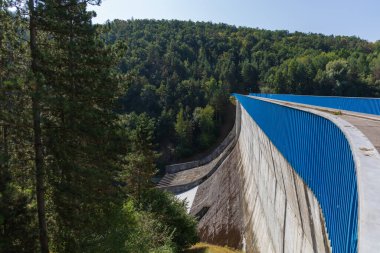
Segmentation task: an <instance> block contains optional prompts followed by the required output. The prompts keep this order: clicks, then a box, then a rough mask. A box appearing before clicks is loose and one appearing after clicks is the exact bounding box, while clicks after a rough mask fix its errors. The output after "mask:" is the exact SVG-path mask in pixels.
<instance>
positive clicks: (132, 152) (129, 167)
mask: <svg viewBox="0 0 380 253" xmlns="http://www.w3.org/2000/svg"><path fill="white" fill-rule="evenodd" d="M119 124H120V125H121V131H122V134H126V135H127V137H126V141H127V143H128V146H127V147H126V149H127V154H126V156H125V159H124V167H123V170H122V175H121V177H120V180H121V181H122V182H126V183H127V189H126V190H127V192H128V193H129V194H131V195H132V196H134V197H135V198H136V199H137V200H140V198H141V193H142V191H143V189H146V188H148V187H150V186H151V178H152V177H153V176H154V174H155V173H156V172H157V171H156V165H155V162H156V159H157V158H158V154H157V152H155V151H154V145H153V141H154V136H153V132H154V128H155V122H154V120H153V119H151V118H149V116H148V115H147V114H145V113H143V114H140V115H137V114H136V113H131V114H129V115H123V116H121V120H120V123H119Z"/></svg>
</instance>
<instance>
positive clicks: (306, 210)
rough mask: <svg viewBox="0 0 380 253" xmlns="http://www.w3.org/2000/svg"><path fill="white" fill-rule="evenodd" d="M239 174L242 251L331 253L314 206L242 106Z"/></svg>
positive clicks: (311, 197)
mask: <svg viewBox="0 0 380 253" xmlns="http://www.w3.org/2000/svg"><path fill="white" fill-rule="evenodd" d="M238 145H239V149H240V152H241V162H242V166H240V171H239V173H240V175H241V178H242V181H243V187H242V198H243V210H244V224H245V229H244V245H245V249H244V250H245V251H246V252H264V253H266V252H276V253H277V252H289V253H294V252H300V253H307V252H330V251H331V250H330V246H329V245H330V243H329V242H328V239H327V235H326V233H325V232H324V231H326V230H325V225H324V221H323V214H322V213H321V210H320V207H319V205H318V201H317V200H316V198H315V196H314V194H313V193H312V192H311V191H310V189H309V188H307V187H306V186H305V184H304V183H303V181H302V180H301V179H300V177H299V176H298V175H297V173H296V172H295V171H294V170H293V169H292V168H291V166H290V165H289V164H288V162H287V161H286V160H285V158H284V157H283V156H282V155H281V153H280V152H279V151H278V150H277V148H276V147H275V146H274V145H273V144H272V143H271V141H270V140H269V139H268V137H267V136H266V135H265V133H264V132H263V131H262V130H261V129H260V128H259V127H258V125H257V124H256V123H255V122H254V120H253V119H252V118H251V117H250V116H249V114H248V113H247V112H246V111H245V109H244V108H243V107H242V113H241V133H240V136H239V141H238Z"/></svg>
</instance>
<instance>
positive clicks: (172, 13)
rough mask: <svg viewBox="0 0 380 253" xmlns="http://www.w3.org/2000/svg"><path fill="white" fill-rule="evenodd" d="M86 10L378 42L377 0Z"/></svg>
mask: <svg viewBox="0 0 380 253" xmlns="http://www.w3.org/2000/svg"><path fill="white" fill-rule="evenodd" d="M91 9H94V10H95V11H96V12H97V14H98V16H97V17H96V18H95V20H94V22H96V23H103V22H105V21H106V20H107V19H109V20H113V19H116V18H118V19H124V20H126V19H131V18H132V17H133V18H135V19H145V18H148V19H179V20H193V21H212V22H215V23H219V22H222V23H227V24H230V25H236V26H247V27H254V28H256V27H258V28H264V29H270V30H289V31H291V32H293V31H301V32H313V33H323V34H326V35H330V34H334V35H355V36H358V37H360V38H363V39H367V40H369V41H376V40H380V0H229V1H227V0H103V3H102V5H101V6H100V7H94V8H91Z"/></svg>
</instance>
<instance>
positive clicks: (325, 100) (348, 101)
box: [250, 93, 380, 115]
mask: <svg viewBox="0 0 380 253" xmlns="http://www.w3.org/2000/svg"><path fill="white" fill-rule="evenodd" d="M250 95H251V96H256V97H263V98H271V99H277V100H282V101H288V102H295V103H301V104H307V105H315V106H322V107H329V108H333V109H338V110H345V111H353V112H360V113H367V114H374V115H380V99H379V98H353V97H324V96H305V95H292V94H262V93H251V94H250Z"/></svg>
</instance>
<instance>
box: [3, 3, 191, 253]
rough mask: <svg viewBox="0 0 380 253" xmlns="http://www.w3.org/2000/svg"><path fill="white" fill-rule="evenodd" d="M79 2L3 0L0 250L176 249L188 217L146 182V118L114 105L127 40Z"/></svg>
mask: <svg viewBox="0 0 380 253" xmlns="http://www.w3.org/2000/svg"><path fill="white" fill-rule="evenodd" d="M88 4H98V1H96V0H86V1H84V0H68V1H56V0H39V1H34V0H28V1H19V0H17V1H16V0H14V1H13V0H5V1H4V0H3V1H0V252H7V253H12V252H17V253H20V252H42V253H48V252H57V253H58V252H80V253H82V252H102V253H103V252H141V253H146V252H179V251H181V250H182V249H183V248H186V247H188V246H189V245H191V244H192V243H193V242H195V241H196V221H195V220H194V219H193V218H191V217H190V216H188V215H187V212H186V210H185V208H184V203H182V202H179V201H177V200H176V199H175V198H174V197H173V196H172V195H170V194H168V193H165V192H161V191H158V190H155V189H153V188H152V184H151V177H152V176H153V175H154V174H155V172H156V169H155V168H156V166H155V159H156V158H157V154H156V152H155V151H154V143H153V132H154V129H155V126H154V122H153V120H152V119H151V118H149V117H148V116H147V115H144V114H142V115H141V114H140V115H137V114H128V115H120V114H118V113H116V112H117V111H120V108H118V106H119V98H120V96H121V95H123V94H124V93H125V91H124V86H123V78H122V77H120V75H119V74H118V73H117V71H116V67H115V63H117V62H119V60H120V59H119V56H118V55H119V54H120V53H123V52H124V51H123V50H124V48H123V46H122V45H112V46H106V45H105V44H104V42H103V40H102V39H101V38H100V36H99V33H98V32H97V27H95V26H93V25H92V23H91V19H92V17H93V15H94V13H92V12H88V11H87V5H88Z"/></svg>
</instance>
